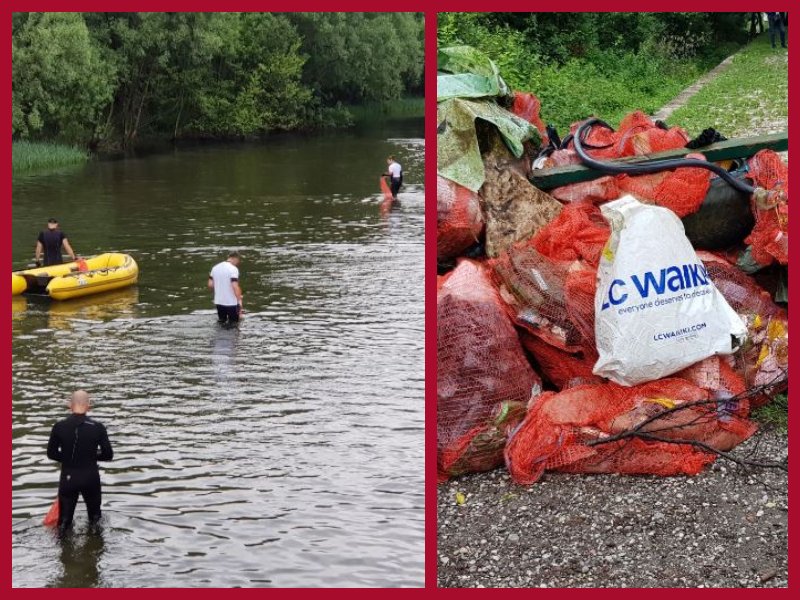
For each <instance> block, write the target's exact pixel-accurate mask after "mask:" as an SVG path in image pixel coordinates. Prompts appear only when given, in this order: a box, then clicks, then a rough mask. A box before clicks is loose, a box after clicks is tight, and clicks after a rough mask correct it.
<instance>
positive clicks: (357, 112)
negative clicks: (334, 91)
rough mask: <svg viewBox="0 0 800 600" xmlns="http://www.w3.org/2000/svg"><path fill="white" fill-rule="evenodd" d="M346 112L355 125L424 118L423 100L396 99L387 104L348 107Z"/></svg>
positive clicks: (378, 103) (377, 103)
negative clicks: (387, 120)
mask: <svg viewBox="0 0 800 600" xmlns="http://www.w3.org/2000/svg"><path fill="white" fill-rule="evenodd" d="M347 110H348V111H349V112H350V114H351V115H352V117H353V120H354V121H355V122H356V123H370V122H375V121H383V120H386V119H398V118H408V117H424V116H425V98H416V97H414V98H398V99H397V100H389V101H387V102H376V103H372V104H363V105H359V106H348V107H347Z"/></svg>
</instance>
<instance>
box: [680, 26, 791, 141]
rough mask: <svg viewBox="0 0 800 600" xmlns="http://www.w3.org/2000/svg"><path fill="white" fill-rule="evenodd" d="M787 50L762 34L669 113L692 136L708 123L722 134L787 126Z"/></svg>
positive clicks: (778, 129)
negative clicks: (725, 68) (714, 77)
mask: <svg viewBox="0 0 800 600" xmlns="http://www.w3.org/2000/svg"><path fill="white" fill-rule="evenodd" d="M788 94H789V77H788V60H787V54H786V50H784V49H783V48H777V49H773V48H771V47H770V44H769V37H768V36H767V34H766V33H765V34H763V35H761V36H759V37H758V38H756V39H755V40H754V41H753V42H752V43H751V44H749V45H748V46H746V47H745V48H744V49H743V50H741V51H740V52H739V53H738V54H736V56H735V58H734V59H733V64H731V66H730V67H728V69H727V70H726V71H724V72H723V73H722V74H720V75H719V76H718V77H717V78H716V79H714V80H713V81H711V82H710V83H708V84H707V85H706V86H705V87H703V88H702V89H701V90H700V91H699V92H698V93H697V94H696V95H695V96H693V97H692V98H691V99H690V100H689V102H688V103H687V104H686V105H685V106H683V107H681V108H679V109H678V110H676V111H675V112H674V113H672V115H671V116H670V117H669V119H668V121H669V123H670V124H671V125H679V126H681V127H683V128H684V129H686V130H687V131H688V133H689V135H691V136H695V135H697V134H698V133H700V132H701V131H702V130H703V129H705V128H706V127H713V128H715V129H717V130H718V131H720V132H721V133H722V134H724V135H725V136H727V137H729V138H730V137H738V136H744V135H755V134H766V133H768V132H770V131H782V130H784V129H786V120H787V118H788V115H789V99H788Z"/></svg>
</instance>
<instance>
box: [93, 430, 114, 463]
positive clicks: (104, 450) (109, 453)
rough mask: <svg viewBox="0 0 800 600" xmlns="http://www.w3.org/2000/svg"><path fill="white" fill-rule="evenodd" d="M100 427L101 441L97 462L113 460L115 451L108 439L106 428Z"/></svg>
mask: <svg viewBox="0 0 800 600" xmlns="http://www.w3.org/2000/svg"><path fill="white" fill-rule="evenodd" d="M98 427H99V428H100V439H99V440H98V442H99V446H98V450H97V460H113V459H114V449H113V448H112V447H111V442H110V441H109V439H108V432H107V431H106V428H105V427H104V426H102V425H100V424H99V423H98Z"/></svg>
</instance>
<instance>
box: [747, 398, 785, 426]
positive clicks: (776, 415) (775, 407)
mask: <svg viewBox="0 0 800 600" xmlns="http://www.w3.org/2000/svg"><path fill="white" fill-rule="evenodd" d="M753 418H754V419H755V420H756V421H758V422H759V423H761V424H762V425H766V426H768V427H772V428H775V429H778V430H780V431H786V430H787V429H788V427H789V396H788V394H778V395H777V396H775V397H774V398H773V399H772V400H770V402H769V403H768V404H765V405H764V406H762V407H761V408H757V409H756V410H754V411H753Z"/></svg>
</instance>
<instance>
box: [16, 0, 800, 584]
mask: <svg viewBox="0 0 800 600" xmlns="http://www.w3.org/2000/svg"><path fill="white" fill-rule="evenodd" d="M753 4H758V3H754V2H744V1H740V0H730V1H728V2H722V1H719V0H716V1H707V0H706V1H703V0H696V1H693V2H692V1H686V0H675V1H673V2H669V3H666V4H657V5H650V4H645V3H643V2H641V1H640V2H633V1H631V0H608V1H607V2H605V3H603V4H598V3H596V2H588V1H586V0H562V1H561V2H558V3H544V2H543V3H541V4H539V3H535V2H530V1H528V2H521V1H518V0H515V1H502V0H501V1H499V2H492V1H491V0H460V1H454V0H439V1H436V0H416V1H415V0H406V1H404V0H398V1H397V2H395V3H392V4H387V5H383V6H382V5H379V4H376V3H374V2H365V1H363V0H342V1H340V2H336V3H330V2H319V1H304V0H300V1H299V2H287V1H285V0H278V1H276V2H264V1H262V2H258V1H255V0H229V1H228V2H220V1H217V2H214V1H209V0H197V1H195V2H189V1H187V0H163V1H161V2H157V1H153V0H139V1H135V0H120V1H117V2H113V1H111V0H84V1H74V2H65V1H60V2H59V1H56V0H38V1H37V0H30V1H25V0H8V1H7V2H5V3H4V4H3V5H2V6H0V22H2V23H3V25H4V29H5V30H6V31H7V32H8V36H9V37H8V38H6V42H5V45H4V48H5V51H4V60H3V61H2V70H1V71H0V73H1V76H2V78H3V80H4V81H6V82H7V84H8V83H9V82H10V80H11V36H10V28H11V13H12V12H14V11H48V10H49V11H103V10H113V11H121V10H131V11H133V10H135V11H164V10H176V11H181V10H183V11H221V10H224V11H260V10H273V11H281V10H285V11H294V10H306V11H315V10H318V11H333V10H336V11H357V10H363V11H387V10H393V11H419V12H425V13H426V34H425V40H426V57H425V83H426V86H425V87H426V90H427V94H426V109H425V116H426V125H425V132H426V141H427V144H426V162H425V175H426V182H427V183H428V185H427V196H426V203H427V209H428V210H427V213H426V218H425V231H426V236H425V241H426V249H425V267H426V269H425V272H426V275H425V299H426V303H425V325H426V327H425V341H426V346H425V375H426V380H425V398H426V410H425V415H426V434H425V447H426V453H425V468H426V477H425V481H426V490H425V501H426V502H425V503H426V506H425V531H426V541H425V551H426V557H425V568H426V574H425V588H426V589H425V590H424V591H423V590H416V591H411V592H405V591H391V592H390V593H391V594H405V593H417V594H421V593H426V594H436V595H440V594H449V595H451V596H452V595H454V594H463V593H465V592H464V591H463V590H458V591H449V590H440V591H437V590H435V587H436V565H437V553H436V498H437V490H436V213H435V206H436V192H435V186H434V185H433V181H435V176H436V133H435V129H436V99H435V89H436V79H435V76H436V51H435V49H436V18H435V16H436V13H437V12H445V11H476V12H478V11H488V10H508V11H513V10H519V11H536V10H540V11H548V12H549V11H552V10H553V9H556V10H558V11H562V12H582V11H597V10H604V11H641V10H642V9H645V10H646V9H650V10H665V9H669V10H682V11H697V10H706V11H736V10H740V11H745V10H750V9H752V8H754V6H753ZM764 4H766V5H767V6H759V7H758V8H761V9H764V8H770V9H773V10H774V9H779V10H790V8H791V5H792V3H791V2H789V1H788V0H782V1H780V2H773V1H769V2H766V3H764ZM789 39H790V40H791V41H792V44H791V48H790V51H789V52H790V61H789V74H790V75H789V84H790V90H792V82H793V81H795V80H796V78H795V77H794V76H793V73H795V72H796V70H797V66H796V65H797V63H796V60H797V59H796V55H797V50H796V48H797V46H796V44H797V43H798V42H797V39H798V36H796V35H794V34H793V33H792V32H789ZM6 90H7V91H6V93H5V95H4V97H3V99H2V111H3V113H4V114H5V115H7V117H6V118H8V116H9V115H10V114H11V94H10V85H9V87H8V88H6ZM534 91H535V90H534ZM797 97H798V95H797V94H795V93H794V91H793V90H792V93H791V94H790V102H789V104H790V108H792V109H794V108H797V106H798V101H797ZM796 114H797V113H796V112H795V111H794V110H792V111H791V113H790V129H791V130H797V125H796V123H797V117H796V116H795V115H796ZM5 123H6V125H5V126H4V127H3V128H2V129H3V130H5V131H6V134H5V136H6V142H5V143H4V144H3V145H2V160H3V162H2V167H0V169H1V170H0V177H2V180H3V181H4V182H5V185H4V186H3V190H2V195H1V197H0V208H2V214H3V215H4V216H5V219H3V222H4V225H3V226H4V227H5V235H4V236H2V237H0V239H2V240H3V242H2V255H3V257H4V259H5V264H7V265H10V264H11V235H10V232H11V227H10V224H11V215H12V203H11V197H12V179H11V144H10V138H11V122H10V119H9V120H6V121H5ZM796 179H797V176H796V175H795V176H791V181H793V182H794V180H796ZM793 185H796V183H793ZM798 228H800V222H798V221H797V219H795V224H794V225H790V230H791V233H792V236H794V235H796V232H795V230H796V229H798ZM796 245H797V244H796V243H795V244H793V245H790V254H792V257H793V259H794V253H795V252H794V248H795V246H796ZM789 280H790V286H791V287H794V284H795V283H796V282H797V281H796V280H797V269H794V270H791V269H790V272H789ZM0 300H2V306H3V310H4V314H6V315H8V312H9V309H10V298H9V297H8V296H2V297H0ZM6 319H7V317H6ZM2 337H3V339H5V340H7V344H6V345H5V346H3V347H2V350H0V352H2V354H1V355H0V356H1V357H2V361H3V362H4V364H5V365H6V368H7V371H6V373H7V374H8V375H7V377H8V379H7V382H8V383H10V375H11V368H10V367H11V345H10V343H11V324H10V321H9V320H5V321H4V322H3V324H2ZM795 354H796V353H795ZM793 356H794V355H793V354H790V358H789V367H790V370H792V366H793V365H794V363H795V362H796V360H795V359H794V358H793ZM5 399H6V401H7V406H9V408H10V407H11V388H10V385H9V387H8V388H6V394H5ZM10 416H11V415H10V414H9V417H10ZM798 422H800V421H798V418H796V417H790V420H789V430H790V435H791V437H795V436H796V435H797V433H796V430H797V428H798ZM10 425H11V419H10V418H9V421H7V428H6V435H7V436H8V438H7V439H8V441H9V445H8V446H7V448H9V450H10V447H11V444H10V441H11V439H10V437H11V436H10V430H11V428H10ZM5 464H6V468H7V469H8V471H7V472H8V473H9V475H10V473H11V454H10V452H9V455H8V457H7V459H6V463H5ZM794 480H795V477H794V476H793V475H791V474H790V479H789V482H790V488H791V487H792V483H793V481H794ZM795 487H796V486H795ZM790 493H791V489H790ZM3 506H4V507H5V508H6V510H8V511H9V513H10V511H11V478H10V477H9V480H8V483H7V487H6V494H5V496H4V503H3ZM9 513H6V514H9ZM792 522H793V521H792V520H790V521H789V536H790V542H793V541H795V540H796V537H797V536H796V535H795V534H794V531H795V530H796V529H797V527H792ZM10 528H11V522H10V519H9V520H6V526H5V531H6V533H7V536H6V539H7V540H8V539H10V533H11V530H10ZM5 554H6V557H7V563H6V564H7V565H8V570H7V571H5V572H6V573H7V580H6V581H7V584H6V585H5V586H4V587H5V589H8V590H11V589H12V588H11V549H10V546H7V547H6V549H5ZM791 556H792V555H790V561H789V580H790V582H792V581H794V580H795V576H796V575H797V568H796V563H797V561H796V560H792V558H791ZM791 585H792V584H791V583H790V586H791ZM795 587H796V586H795ZM790 589H793V588H792V587H790V588H788V589H787V590H774V591H770V592H769V593H770V594H773V595H781V596H784V595H786V594H787V593H788V590H790ZM702 591H703V592H710V593H712V594H717V595H721V594H725V595H726V596H727V595H729V594H732V593H734V594H738V593H740V590H702ZM758 591H760V592H761V593H764V590H752V591H751V593H756V592H758ZM13 592H14V594H15V595H16V594H19V595H22V594H25V595H26V596H29V595H37V594H42V593H53V594H57V595H59V596H61V597H68V596H73V595H77V594H84V593H87V592H84V591H82V590H80V591H75V590H54V591H52V592H42V591H39V590H13ZM542 592H543V593H545V594H548V595H552V594H555V593H559V594H565V593H567V594H570V595H574V594H597V593H604V594H608V593H612V594H620V593H622V594H627V595H630V594H632V593H635V591H633V590H620V591H618V590H611V591H610V592H603V591H600V590H586V591H583V590H574V591H573V590H558V591H543V590H537V591H536V592H534V593H542ZM698 592H700V590H686V591H685V592H684V593H689V594H693V593H698ZM741 592H745V590H741ZM88 593H89V594H100V593H103V592H102V591H99V590H98V591H89V592H88ZM113 593H116V594H122V595H131V594H135V593H137V592H136V591H135V590H131V591H126V590H113ZM147 593H148V594H155V595H158V596H161V595H166V594H170V595H172V594H173V592H169V591H161V590H153V591H152V592H151V591H148V592H147ZM174 593H177V594H181V595H183V594H191V595H192V597H193V598H197V597H198V596H201V595H202V596H206V597H211V595H213V594H215V593H216V590H213V589H205V590H184V589H179V590H177V591H176V592H174ZM258 593H264V592H262V591H259V590H247V591H241V592H238V594H258ZM268 593H270V592H268ZM271 593H273V594H274V593H276V592H271ZM277 593H278V594H286V593H290V594H303V591H301V590H296V591H289V592H285V591H278V592H277ZM325 593H326V596H329V595H330V594H331V591H327V592H325ZM366 593H370V592H368V591H361V590H356V591H350V590H347V591H343V592H338V591H334V592H333V594H334V595H339V594H348V595H350V596H352V595H354V594H357V595H363V594H366ZM384 593H385V592H384ZM468 593H470V594H476V593H479V592H472V591H470V592H468ZM506 593H507V594H508V593H512V594H514V593H516V594H518V595H519V594H525V593H531V590H527V591H526V590H517V591H512V592H506ZM648 593H650V594H663V593H664V592H663V591H650V592H648ZM667 593H669V592H667Z"/></svg>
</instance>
